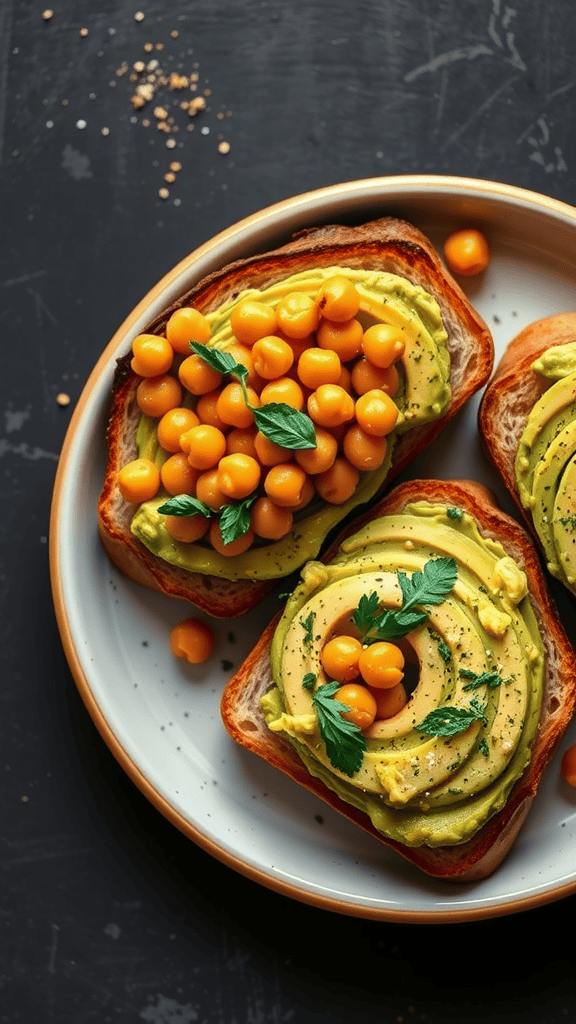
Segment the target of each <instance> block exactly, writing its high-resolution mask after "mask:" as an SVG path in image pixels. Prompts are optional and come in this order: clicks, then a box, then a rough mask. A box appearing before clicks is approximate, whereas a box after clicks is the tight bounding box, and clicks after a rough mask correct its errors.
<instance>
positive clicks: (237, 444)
mask: <svg viewBox="0 0 576 1024" xmlns="http://www.w3.org/2000/svg"><path fill="white" fill-rule="evenodd" d="M257 433H258V430H257V428H256V427H255V426H254V425H253V426H251V427H233V428H232V430H231V431H230V433H229V434H227V435H226V455H251V456H252V458H253V459H258V452H257V451H256V445H255V440H256V435H257Z"/></svg>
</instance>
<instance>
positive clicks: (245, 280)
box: [98, 217, 493, 618]
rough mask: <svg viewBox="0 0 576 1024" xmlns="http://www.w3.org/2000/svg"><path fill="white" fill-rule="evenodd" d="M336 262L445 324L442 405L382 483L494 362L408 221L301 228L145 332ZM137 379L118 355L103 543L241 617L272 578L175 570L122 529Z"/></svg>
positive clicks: (207, 607) (193, 596)
mask: <svg viewBox="0 0 576 1024" xmlns="http://www.w3.org/2000/svg"><path fill="white" fill-rule="evenodd" d="M335 264H340V265H344V266H349V267H372V268H374V269H381V270H388V271H391V272H394V273H398V274H400V275H402V276H404V277H407V278H409V279H411V280H413V281H414V282H415V283H417V284H420V285H422V286H423V287H424V288H425V289H426V290H427V291H428V292H430V293H431V294H432V295H434V296H435V298H436V299H437V301H438V303H439V305H440V308H441V311H442V317H443V321H444V324H445V326H446V329H447V331H448V336H449V339H448V347H449V350H450V355H451V360H452V370H451V388H452V399H451V403H450V407H449V410H448V412H447V414H446V415H445V416H444V417H443V418H442V419H441V420H437V421H435V422H433V423H430V424H428V425H426V426H424V427H420V428H417V429H415V430H412V431H408V432H407V433H405V434H404V435H402V437H401V438H400V439H399V441H398V443H397V445H396V447H395V451H394V459H393V464H392V468H391V470H390V473H389V476H388V480H387V484H389V483H390V482H391V481H392V480H393V479H394V478H395V477H396V476H397V475H398V474H399V473H400V472H401V471H402V470H403V469H404V468H405V467H406V466H407V465H408V464H409V463H410V462H411V461H412V460H413V459H414V458H415V457H416V455H418V454H419V452H421V451H422V450H423V448H425V447H427V446H428V445H429V444H431V442H432V441H433V440H434V439H435V438H436V437H437V436H438V434H439V433H440V432H441V430H442V428H443V427H444V426H445V425H446V423H447V422H448V420H449V419H451V418H452V417H453V416H454V415H455V414H456V412H457V411H458V410H459V409H460V408H461V407H462V406H463V405H464V403H465V402H466V401H467V400H468V399H469V398H470V397H471V396H472V395H473V394H474V393H475V392H476V391H477V390H478V389H479V388H480V387H482V385H483V384H484V383H485V382H486V380H487V379H488V376H489V374H490V371H491V368H492V362H493V344H492V338H491V335H490V332H489V330H488V328H487V326H486V324H485V323H484V321H483V320H482V319H481V317H480V316H479V315H478V314H477V313H476V311H475V310H474V309H473V307H472V306H471V305H470V303H469V302H468V299H467V298H466V296H465V295H464V293H463V292H462V290H461V289H460V287H459V285H458V284H457V283H456V282H455V281H454V279H453V278H452V277H451V276H450V274H448V273H447V272H446V271H445V270H444V268H443V266H442V263H441V261H440V259H439V257H438V254H437V253H436V251H435V249H434V247H433V246H432V244H431V242H430V241H429V240H428V239H427V238H426V237H425V236H424V235H423V234H422V233H421V232H420V231H419V230H418V229H417V228H416V227H414V225H412V224H409V223H407V222H406V221H402V220H398V219H396V218H393V217H384V218H381V219H379V220H377V221H372V222H371V223H369V224H363V225H360V226H357V227H346V226H342V225H326V226H324V227H319V228H311V229H309V230H306V231H302V232H300V233H299V234H298V235H297V236H296V237H295V238H293V239H292V240H291V241H290V242H288V243H287V244H286V245H284V246H282V247H281V248H279V249H276V250H274V251H272V252H268V253H262V254H257V255H254V256H252V257H250V258H248V259H245V260H239V261H237V262H235V263H232V264H229V265H228V266H226V267H224V268H222V269H221V270H218V271H216V272H215V273H213V274H211V275H209V276H208V277H207V278H205V279H204V280H203V281H201V282H200V283H199V284H198V285H196V286H195V287H194V288H193V289H192V290H191V291H189V292H188V293H187V294H186V295H184V296H183V297H182V298H181V299H180V300H179V301H178V303H176V304H174V305H173V306H172V307H170V308H169V309H167V310H165V311H164V312H163V313H162V314H161V315H160V316H158V317H157V318H156V319H155V320H153V321H152V322H151V324H150V325H149V326H148V328H147V331H151V332H154V333H158V334H159V333H162V332H163V331H164V329H165V326H166V322H167V320H168V319H169V317H170V315H171V314H172V312H174V310H175V309H176V308H178V307H181V306H184V305H194V306H195V307H196V308H198V309H199V310H201V311H202V312H205V313H206V312H209V311H211V310H213V309H216V308H217V307H218V306H220V305H221V304H222V303H223V302H225V301H227V300H229V299H231V298H233V297H234V296H235V295H237V294H238V293H239V292H240V291H242V290H243V289H245V288H247V287H265V286H266V285H269V284H271V283H273V282H274V281H277V280H279V279H282V278H285V277H288V276H289V275H290V274H293V273H296V272H298V271H300V270H304V269H306V268H309V267H310V266H311V265H312V266H317V267H325V266H331V265H335ZM137 383H138V378H137V377H136V375H135V374H134V373H133V372H132V371H131V369H130V366H129V357H128V356H126V357H124V358H123V359H121V360H119V362H118V370H117V373H116V377H115V381H114V387H113V392H112V405H111V411H110V419H109V426H108V431H107V444H108V463H107V468H106V477H105V481H104V487H103V491H102V495H101V498H100V502H99V509H98V514H99V530H100V536H101V538H102V541H103V544H104V546H105V548H106V550H107V551H108V553H109V555H110V557H111V558H112V560H113V561H114V562H115V564H116V565H117V566H118V567H119V568H120V570H121V571H122V572H124V573H125V574H126V575H128V576H129V577H131V578H132V579H134V580H135V581H136V582H138V583H142V584H144V585H145V586H149V587H152V588H153V589H155V590H160V591H162V592H164V593H167V594H170V595H172V596H176V597H180V598H183V599H185V600H189V601H191V602H192V603H193V604H195V605H196V606H198V607H199V608H201V609H202V610H204V611H206V612H208V613H209V614H211V615H214V616H221V617H226V618H228V617H232V616H236V615H240V614H242V613H244V612H245V611H247V610H248V609H250V608H252V607H254V606H255V605H257V604H258V603H259V602H260V601H261V600H262V599H263V597H264V596H265V595H266V594H267V593H269V592H270V591H271V590H272V589H273V587H274V586H275V585H276V583H277V581H276V580H274V581H268V580H266V581H262V582H253V581H250V580H246V581H239V582H231V581H227V580H217V579H215V578H214V577H209V576H205V575H202V574H199V573H191V572H188V571H186V570H183V569H174V568H172V567H170V566H167V564H166V563H163V562H161V561H160V560H159V559H157V558H156V557H155V556H153V555H151V554H150V553H149V552H148V551H147V549H146V548H145V547H144V545H142V544H141V543H140V542H139V541H137V540H136V538H134V537H133V536H132V534H131V532H130V529H129V520H130V517H131V510H130V507H129V506H126V503H123V502H122V500H121V499H120V497H119V494H118V489H117V485H116V474H117V472H118V470H119V469H120V468H121V466H122V465H123V464H124V463H125V462H126V461H128V460H129V459H130V458H134V457H135V453H136V449H135V442H134V432H135V424H136V418H137V410H136V409H135V392H136V386H137Z"/></svg>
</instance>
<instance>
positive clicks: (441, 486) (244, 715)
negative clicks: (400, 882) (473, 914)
mask: <svg viewBox="0 0 576 1024" xmlns="http://www.w3.org/2000/svg"><path fill="white" fill-rule="evenodd" d="M416 500H417V501H420V500H427V501H430V502H439V503H443V504H450V505H456V506H458V507H460V508H463V509H465V510H467V511H468V512H470V514H471V515H473V516H474V517H475V518H476V520H477V521H478V523H479V525H480V529H481V531H482V533H483V534H484V535H485V536H486V537H489V538H493V539H497V540H499V541H500V543H501V544H502V545H503V546H504V548H505V549H506V550H507V551H508V553H509V554H510V555H511V556H512V557H513V558H514V560H515V561H516V562H517V563H518V564H519V565H520V566H522V568H523V569H524V571H525V572H526V574H527V577H528V583H529V593H530V598H531V601H532V605H533V608H534V611H535V613H536V616H537V619H538V622H539V624H540V628H541V631H542V636H543V640H544V644H545V650H546V660H547V666H546V687H545V697H544V702H543V707H542V713H541V720H540V725H539V730H538V734H537V737H536V740H535V742H534V745H533V750H532V757H531V761H530V765H529V767H528V769H527V770H526V771H525V773H524V774H523V776H522V777H521V778H520V779H519V780H518V782H517V783H516V785H515V786H514V788H513V789H512V791H511V794H510V797H509V799H508V801H507V804H506V806H505V807H504V808H503V810H502V811H500V812H499V813H498V814H496V815H495V816H494V817H493V818H491V819H490V820H489V821H488V822H487V823H486V824H485V825H484V827H483V828H482V829H480V831H479V832H478V833H477V834H476V835H475V836H474V837H473V838H472V839H470V840H469V841H468V842H466V843H463V844H461V845H459V846H452V847H444V848H440V849H431V848H429V847H419V848H416V849H412V848H408V847H405V846H403V845H402V844H400V843H398V842H395V841H393V840H387V839H385V838H384V837H383V836H382V835H381V834H380V833H379V832H378V831H377V830H376V829H375V828H374V827H373V826H372V824H371V822H370V821H369V819H368V817H367V816H366V815H364V814H363V813H362V812H361V811H358V810H356V809H355V808H353V807H351V806H349V805H348V804H346V803H344V802H343V801H342V800H340V799H339V798H338V797H337V796H336V794H334V793H333V792H332V791H331V790H329V789H328V788H327V787H325V786H324V785H323V783H322V782H320V781H319V780H318V779H315V778H313V777H312V776H310V775H309V774H308V772H307V771H306V769H305V768H304V767H303V765H302V764H301V762H300V761H299V759H298V757H297V755H296V754H295V753H294V752H293V750H292V748H291V747H290V746H289V745H288V744H287V743H286V742H285V741H283V740H281V739H279V738H278V736H277V735H276V734H273V733H271V732H270V731H269V730H268V729H267V728H266V724H265V722H264V718H263V715H262V713H261V710H260V706H259V703H258V701H259V697H260V695H261V694H262V693H263V692H264V691H265V689H266V688H267V686H269V685H270V682H271V676H270V669H269V649H270V642H271V639H272V636H273V632H274V629H275V626H276V623H277V621H278V618H279V616H277V617H276V619H275V620H274V622H272V623H271V624H270V626H269V627H268V628H267V630H266V631H265V632H264V634H263V635H262V637H261V638H260V640H259V641H258V643H257V644H256V646H255V648H254V649H253V651H252V652H251V654H250V655H249V657H248V659H247V660H246V662H245V663H244V665H243V666H242V667H241V668H240V670H239V671H238V672H237V673H236V675H235V676H234V677H233V679H232V680H231V681H230V682H229V684H228V686H227V687H226V689H225V691H224V695H223V699H222V707H221V710H222V717H223V721H224V724H225V726H226V728H227V729H228V731H229V733H230V735H231V736H232V737H233V739H235V740H236V742H237V743H240V744H241V745H242V746H245V747H247V748H248V749H249V750H252V751H253V753H255V754H257V755H258V756H260V757H262V758H264V759H265V760H267V761H269V762H270V763H271V764H273V765H274V766H275V767H277V768H279V769H280V770H281V771H283V772H284V773H285V774H287V775H289V776H290V777H291V778H292V779H294V780H295V781H296V782H298V783H300V785H302V786H304V787H305V788H306V789H309V790H311V791H312V792H314V793H315V794H316V795H317V796H318V797H320V798H321V799H323V800H324V801H326V802H327V803H329V804H330V805H331V806H332V807H334V808H336V809H337V810H338V811H340V812H341V813H342V814H344V815H345V816H346V817H347V818H349V819H350V820H351V821H354V822H355V823H356V824H358V825H360V826H361V827H362V828H363V829H364V830H365V831H367V832H368V833H370V834H371V835H372V836H374V837H375V838H377V839H379V840H380V841H382V842H383V843H384V844H385V845H387V846H390V847H391V848H393V849H394V850H396V852H397V853H399V854H400V855H401V856H403V857H404V858H405V859H407V860H409V861H411V862H412V863H413V864H415V865H416V866H417V867H418V868H420V869H421V870H422V871H424V872H425V873H426V874H428V875H431V876H433V877H435V878H441V879H444V880H445V881H452V882H471V881H477V880H479V879H481V878H485V877H487V876H488V875H489V874H491V873H492V872H493V871H494V870H495V869H496V867H498V865H499V864H500V863H501V862H502V860H503V859H504V857H505V856H506V855H507V853H508V852H509V850H510V848H511V846H512V844H513V842H514V839H515V838H516V835H517V834H518V831H519V830H520V828H521V826H522V823H523V821H524V819H525V817H526V814H527V813H528V810H529V808H530V804H531V802H532V800H533V798H534V795H535V793H536V790H537V788H538V784H539V782H540V779H541V777H542V773H543V771H544V769H545V767H546V765H547V764H548V763H549V761H550V759H551V757H552V755H553V753H554V751H555V750H556V747H557V745H558V743H559V741H560V739H561V737H562V735H563V733H564V731H565V729H566V727H567V725H568V722H569V721H570V718H571V716H572V714H573V711H574V706H575V704H576V655H575V653H574V651H573V649H572V646H571V644H570V641H569V640H568V637H567V635H566V633H565V631H564V628H563V627H562V625H561V623H560V620H559V619H558V616H557V613H556V608H555V606H554V603H553V601H552V599H551V597H550V595H549V593H548V589H547V586H546V580H545V577H544V574H543V572H542V569H541V566H540V562H539V559H538V556H537V553H536V551H535V549H534V547H533V545H532V542H531V540H530V538H529V536H528V535H527V533H526V532H525V530H523V529H522V527H521V526H519V524H518V523H517V522H516V521H515V520H514V519H512V518H511V517H510V516H508V515H506V514H505V513H504V512H502V511H501V510H500V509H499V508H498V507H497V506H496V504H495V501H494V498H493V496H492V494H491V492H490V491H489V490H488V489H487V488H485V487H484V486H483V485H481V484H477V483H475V482H473V481H445V480H413V481H409V482H407V483H405V484H402V485H400V486H398V487H396V488H395V489H394V490H393V491H392V492H391V493H390V494H389V495H388V496H387V497H386V498H384V499H383V500H382V501H380V502H378V504H377V505H376V506H375V507H374V508H373V509H372V510H371V511H370V512H369V513H368V514H366V515H365V516H363V517H362V518H361V519H359V520H357V521H356V522H354V523H353V524H351V525H350V526H348V528H347V529H346V530H345V531H343V533H342V534H341V535H340V537H339V541H340V540H342V539H343V538H344V537H345V536H349V535H350V534H351V533H355V532H356V531H357V530H358V529H360V528H361V527H362V526H363V525H365V523H366V522H369V521H370V520H371V519H373V518H376V517H377V516H380V515H386V514H391V513H395V512H398V511H401V510H402V509H403V508H404V507H405V506H406V505H407V504H409V503H410V502H413V501H416ZM333 553H334V546H333V548H332V551H331V552H330V553H329V554H333Z"/></svg>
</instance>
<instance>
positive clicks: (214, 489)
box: [196, 468, 228, 512]
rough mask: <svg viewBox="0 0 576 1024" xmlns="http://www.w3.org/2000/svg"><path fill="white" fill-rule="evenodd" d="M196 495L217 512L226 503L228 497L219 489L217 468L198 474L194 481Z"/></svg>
mask: <svg viewBox="0 0 576 1024" xmlns="http://www.w3.org/2000/svg"><path fill="white" fill-rule="evenodd" d="M196 497H197V498H198V501H202V502H203V503H204V504H205V505H207V506H208V508H210V509H212V511H213V512H219V511H220V509H221V508H222V506H223V505H227V504H228V498H227V497H226V495H225V494H223V492H222V491H221V490H220V486H219V483H218V469H217V468H214V469H207V470H206V472H205V473H201V474H200V476H199V477H198V479H197V481H196Z"/></svg>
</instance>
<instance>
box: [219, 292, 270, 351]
mask: <svg viewBox="0 0 576 1024" xmlns="http://www.w3.org/2000/svg"><path fill="white" fill-rule="evenodd" d="M230 326H231V328H232V330H233V332H234V334H235V336H236V338H237V339H238V341H241V342H242V343H243V344H245V345H253V344H254V342H255V341H258V339H259V338H264V337H266V335H267V334H274V332H275V330H276V311H275V310H274V309H273V307H272V306H269V305H268V304H267V303H265V302H259V301H258V300H257V299H242V301H241V302H239V303H238V305H237V306H235V307H234V309H233V310H232V312H231V313H230Z"/></svg>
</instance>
